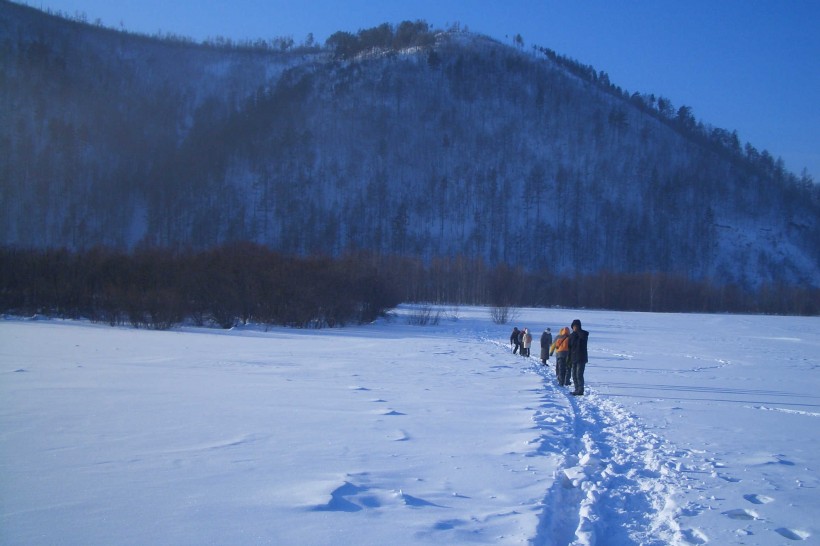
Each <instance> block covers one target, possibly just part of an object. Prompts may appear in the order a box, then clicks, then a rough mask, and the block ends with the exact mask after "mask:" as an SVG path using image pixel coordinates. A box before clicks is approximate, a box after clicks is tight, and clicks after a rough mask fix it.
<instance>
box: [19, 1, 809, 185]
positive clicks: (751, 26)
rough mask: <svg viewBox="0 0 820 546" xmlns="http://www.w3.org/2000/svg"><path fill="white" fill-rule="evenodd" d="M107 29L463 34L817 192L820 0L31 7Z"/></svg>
mask: <svg viewBox="0 0 820 546" xmlns="http://www.w3.org/2000/svg"><path fill="white" fill-rule="evenodd" d="M21 3H27V4H28V5H31V6H33V7H36V8H40V9H51V10H52V11H60V12H62V13H64V14H67V15H70V16H74V15H77V14H84V15H85V17H86V18H87V19H88V21H89V22H94V21H96V20H97V19H99V20H100V21H101V22H102V24H104V25H105V26H108V27H116V28H120V27H121V28H124V29H126V30H130V31H136V32H143V33H148V34H155V33H157V32H159V31H161V32H163V33H167V32H170V33H174V34H178V35H183V36H188V37H191V38H193V39H195V40H197V41H200V40H203V39H205V38H208V37H216V36H223V37H226V38H231V39H234V40H243V39H254V38H264V39H270V38H274V37H282V36H291V37H293V39H294V40H295V41H296V42H297V43H300V42H302V41H304V39H305V38H306V37H307V35H308V33H312V34H313V35H314V37H315V39H316V40H317V41H319V42H323V41H324V40H325V39H326V38H327V37H328V36H329V35H331V34H332V33H333V32H335V31H337V30H345V31H349V32H356V31H357V30H359V29H362V28H369V27H373V26H376V25H378V24H381V23H384V22H388V23H394V24H396V23H399V22H401V21H404V20H416V19H423V20H425V21H427V22H428V23H430V24H432V25H433V26H434V27H437V28H446V27H449V26H450V25H451V24H453V23H459V24H460V25H461V26H462V28H464V27H466V28H468V29H469V30H471V31H473V32H478V33H481V34H486V35H489V36H491V37H493V38H496V39H498V40H501V41H507V42H510V41H511V39H512V37H513V36H515V35H516V34H520V35H521V36H522V37H523V39H524V44H525V47H527V48H529V47H531V46H532V45H539V46H544V47H548V48H551V49H553V50H555V51H556V52H558V53H559V54H562V55H566V56H568V57H571V58H573V59H576V60H578V61H580V62H582V63H584V64H588V65H592V66H594V67H595V69H596V70H599V71H600V70H603V71H604V72H606V73H607V74H609V77H610V80H611V81H612V82H613V83H615V84H616V85H619V86H620V87H622V88H624V89H627V90H629V91H630V92H635V91H640V92H642V93H654V94H655V95H657V96H664V97H666V98H668V99H670V100H671V101H672V103H673V105H674V106H675V107H679V106H681V105H686V106H690V107H691V108H692V111H693V113H694V115H695V117H696V118H697V119H698V120H701V121H703V122H704V123H708V124H711V125H713V126H715V127H721V128H724V129H729V130H737V132H738V135H739V136H740V139H741V142H743V143H745V142H750V143H751V144H752V145H754V146H755V147H756V148H757V149H758V150H764V149H765V150H768V151H769V153H770V154H772V156H774V157H775V158H778V157H781V158H783V160H784V161H785V163H786V167H787V169H789V170H790V171H792V172H794V173H796V174H798V175H800V174H801V173H802V171H803V168H804V167H805V168H806V169H807V170H808V173H809V174H810V175H811V176H812V178H813V179H814V180H815V182H818V183H820V31H818V30H817V29H820V0H775V1H773V0H678V1H672V0H652V1H650V0H646V1H642V2H639V1H631V0H621V1H619V0H562V1H559V0H540V1H537V0H521V1H518V0H507V1H503V2H502V1H501V0H497V1H484V0H481V1H466V0H461V1H459V0H414V1H392V0H381V1H379V2H375V1H373V0H343V1H339V0H201V1H196V2H194V1H179V0H26V1H25V2H21Z"/></svg>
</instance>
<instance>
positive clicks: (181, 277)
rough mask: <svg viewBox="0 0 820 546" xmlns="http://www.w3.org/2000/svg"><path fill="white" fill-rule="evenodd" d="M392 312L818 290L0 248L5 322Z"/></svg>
mask: <svg viewBox="0 0 820 546" xmlns="http://www.w3.org/2000/svg"><path fill="white" fill-rule="evenodd" d="M400 302H423V303H429V302H433V303H441V304H453V305H461V304H476V305H489V306H494V307H497V308H509V307H523V306H538V307H549V306H564V307H573V308H579V307H592V308H606V309H625V310H638V311H692V312H695V311H697V312H719V311H720V312H724V311H725V312H757V313H797V314H807V315H814V314H818V313H820V290H817V289H807V288H795V287H787V286H782V285H780V286H767V287H764V288H761V289H760V290H759V291H757V292H746V291H742V290H739V289H737V288H731V287H726V286H714V285H710V284H708V283H702V282H693V281H688V280H686V279H683V278H680V277H674V276H670V275H665V274H656V275H624V274H620V275H619V274H603V273H602V274H598V275H590V276H585V277H579V278H560V277H554V276H552V275H550V274H549V273H548V272H540V273H528V272H525V271H524V270H522V269H520V268H518V269H512V268H509V267H507V266H503V265H502V266H496V267H492V266H488V265H487V264H486V263H484V262H482V261H480V260H479V261H475V260H470V259H467V258H464V257H458V258H449V259H436V260H433V261H432V262H431V263H427V264H425V263H423V262H421V261H420V260H417V259H409V258H402V257H391V258H385V257H378V256H375V255H373V254H368V253H357V254H355V255H348V256H345V257H341V258H337V259H331V258H300V257H295V256H284V255H281V254H278V253H276V252H273V251H271V250H269V249H267V248H265V247H262V246H260V245H255V244H249V243H238V244H232V245H226V246H222V247H218V248H214V249H210V250H207V251H200V252H193V251H187V252H182V251H170V250H167V249H165V250H161V249H156V248H149V249H140V250H137V251H135V252H132V253H125V252H122V251H116V250H112V249H105V248H95V249H92V250H88V251H83V252H71V251H67V250H20V249H12V248H4V249H0V312H2V313H8V314H14V315H28V316H31V315H44V316H50V317H62V318H73V319H76V318H85V319H89V320H92V321H95V322H101V323H108V324H111V325H122V324H130V325H132V326H134V327H146V328H155V329H167V328H171V327H173V326H175V325H178V324H180V323H183V322H188V323H193V324H196V325H200V326H202V325H212V326H216V327H222V328H230V327H232V326H234V325H236V324H240V323H243V324H247V323H257V324H270V325H285V326H293V327H299V328H320V327H333V326H342V325H345V324H359V323H367V322H371V321H373V320H375V319H376V318H377V317H379V316H382V315H384V314H385V313H386V312H387V311H388V310H389V309H391V308H393V307H395V306H396V305H397V304H398V303H400Z"/></svg>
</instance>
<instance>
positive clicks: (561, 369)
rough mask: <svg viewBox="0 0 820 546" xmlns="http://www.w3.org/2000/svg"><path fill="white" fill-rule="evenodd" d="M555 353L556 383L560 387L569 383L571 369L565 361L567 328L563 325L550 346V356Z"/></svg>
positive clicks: (567, 350) (567, 344)
mask: <svg viewBox="0 0 820 546" xmlns="http://www.w3.org/2000/svg"><path fill="white" fill-rule="evenodd" d="M553 354H555V375H556V376H557V377H558V384H559V385H561V386H562V387H564V386H566V385H569V384H570V381H569V378H570V374H571V373H572V370H571V369H570V367H569V365H568V363H567V356H569V328H567V327H566V326H564V327H563V328H561V330H560V331H559V332H558V337H556V338H555V342H554V343H553V344H552V345H551V346H550V356H552V355H553Z"/></svg>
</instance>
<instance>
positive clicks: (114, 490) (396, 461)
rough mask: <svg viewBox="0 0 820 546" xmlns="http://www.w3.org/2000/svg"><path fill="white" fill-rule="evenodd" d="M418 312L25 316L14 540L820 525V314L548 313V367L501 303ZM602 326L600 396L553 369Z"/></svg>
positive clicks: (8, 413) (12, 496)
mask: <svg viewBox="0 0 820 546" xmlns="http://www.w3.org/2000/svg"><path fill="white" fill-rule="evenodd" d="M412 312H413V311H412V308H410V307H406V306H405V307H402V308H400V309H399V310H397V312H396V313H395V315H394V316H393V317H392V318H391V319H390V320H381V321H379V322H377V323H375V324H372V325H368V326H362V327H355V328H345V329H328V330H321V331H315V330H313V331H312V330H289V329H271V330H266V331H265V330H263V329H262V328H258V329H257V328H254V327H247V328H238V329H235V330H233V331H230V332H223V331H211V330H203V329H197V328H183V329H180V330H177V331H172V332H156V331H144V330H133V329H125V328H109V327H102V326H99V325H92V324H88V323H82V322H61V321H24V320H19V319H6V320H2V321H0V431H2V436H0V437H1V438H2V449H0V476H2V480H0V530H1V532H0V543H2V544H35V545H36V544H53V543H61V544H115V543H116V544H159V543H161V544H203V543H209V544H286V545H290V544H294V545H295V544H299V545H301V544H311V545H314V544H316V545H324V544H327V545H330V544H333V545H336V544H357V545H358V544H367V545H369V544H374V545H375V544H379V545H380V544H476V543H478V544H501V545H512V544H531V545H533V546H553V545H555V546H558V545H574V546H628V545H646V546H653V545H658V546H660V545H674V546H689V545H692V544H714V545H718V544H719V545H724V544H746V545H753V546H754V545H757V546H768V545H770V544H792V543H801V542H803V543H806V544H809V543H811V541H812V540H816V538H817V537H818V536H820V528H819V527H818V523H817V522H818V521H820V519H819V518H818V516H819V515H820V514H818V509H817V502H816V501H817V491H818V489H819V488H820V478H818V474H817V469H818V467H820V455H818V454H819V453H820V438H818V436H817V435H816V434H814V432H813V431H814V429H815V428H816V423H815V421H816V417H817V415H818V413H820V395H818V394H817V392H818V389H817V387H818V381H819V380H820V379H818V377H817V376H816V374H814V372H815V371H816V368H817V355H818V354H820V328H817V318H795V317H745V316H744V317H740V316H728V315H720V316H710V315H655V314H641V313H632V314H630V313H611V312H593V311H567V310H560V309H550V310H539V309H527V310H523V311H522V312H521V313H520V315H519V316H518V318H516V321H517V322H518V325H519V326H528V327H530V328H531V329H532V330H533V331H534V332H537V333H536V335H535V336H534V337H535V338H536V339H535V342H534V344H533V350H532V354H533V355H534V356H533V357H532V358H522V357H520V356H516V355H513V354H512V353H511V351H510V348H509V346H508V344H507V338H508V335H509V331H508V327H507V326H497V325H494V324H493V323H492V321H491V320H490V314H489V312H488V310H487V309H483V308H465V309H454V310H449V311H448V312H447V313H445V316H446V318H445V319H444V320H442V322H441V323H440V324H438V325H436V326H426V327H420V326H411V325H409V324H407V317H408V315H409V314H411V313H412ZM576 317H579V318H580V319H582V320H583V322H584V325H585V329H588V330H589V331H590V332H591V335H590V364H589V365H588V366H587V374H586V376H587V389H586V395H585V396H583V397H573V396H571V395H570V394H569V392H570V390H569V389H567V388H564V387H559V386H558V385H557V382H556V381H555V378H554V367H553V366H554V359H553V360H551V361H550V366H547V367H545V366H542V365H541V363H540V361H539V360H538V359H537V354H538V352H539V351H538V339H537V338H538V337H539V335H540V332H539V328H541V327H545V326H552V327H553V331H556V329H557V327H560V326H563V325H566V324H568V323H569V322H570V321H571V320H572V319H573V318H576ZM509 328H510V329H511V326H510V327H509ZM774 364H776V365H777V368H776V372H777V373H772V369H773V365H774ZM813 374H814V375H813Z"/></svg>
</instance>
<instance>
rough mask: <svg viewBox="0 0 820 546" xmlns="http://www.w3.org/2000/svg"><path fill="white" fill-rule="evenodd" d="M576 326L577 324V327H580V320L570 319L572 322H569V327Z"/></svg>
mask: <svg viewBox="0 0 820 546" xmlns="http://www.w3.org/2000/svg"><path fill="white" fill-rule="evenodd" d="M576 326H578V328H580V327H581V321H580V320H578V319H575V320H573V321H572V324H570V328H575V327H576Z"/></svg>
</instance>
